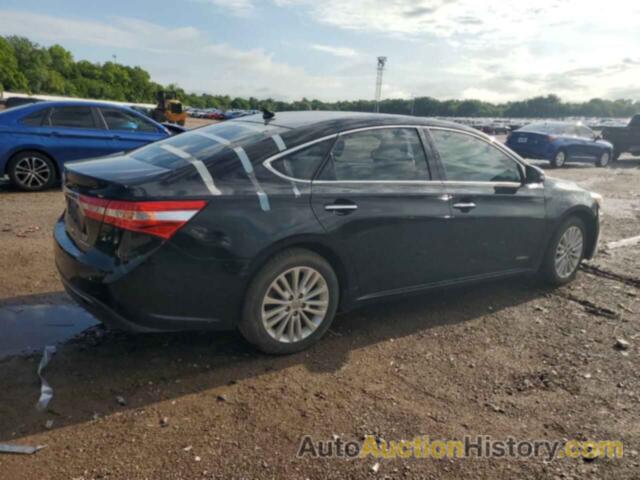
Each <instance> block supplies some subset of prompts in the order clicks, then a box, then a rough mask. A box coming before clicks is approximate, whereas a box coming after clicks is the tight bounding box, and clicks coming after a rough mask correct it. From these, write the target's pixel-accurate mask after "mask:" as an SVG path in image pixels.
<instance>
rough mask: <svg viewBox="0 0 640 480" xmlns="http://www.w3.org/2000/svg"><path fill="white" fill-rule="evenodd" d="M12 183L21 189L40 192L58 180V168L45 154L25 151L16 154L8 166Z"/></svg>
mask: <svg viewBox="0 0 640 480" xmlns="http://www.w3.org/2000/svg"><path fill="white" fill-rule="evenodd" d="M7 171H8V173H9V179H10V180H11V183H12V184H13V185H14V186H15V187H16V188H19V189H20V190H24V191H27V192H39V191H42V190H46V189H48V188H51V187H52V186H53V185H54V184H55V182H56V180H57V175H56V168H55V165H54V163H53V161H52V160H51V159H50V158H49V157H47V156H46V155H45V154H43V153H40V152H35V151H24V152H20V153H18V154H16V155H14V156H13V157H12V158H11V160H10V161H9V166H8V167H7Z"/></svg>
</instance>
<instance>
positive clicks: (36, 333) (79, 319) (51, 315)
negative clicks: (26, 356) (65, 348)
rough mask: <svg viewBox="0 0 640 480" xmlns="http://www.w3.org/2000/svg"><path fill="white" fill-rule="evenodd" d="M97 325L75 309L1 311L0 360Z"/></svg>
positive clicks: (14, 308) (22, 307)
mask: <svg viewBox="0 0 640 480" xmlns="http://www.w3.org/2000/svg"><path fill="white" fill-rule="evenodd" d="M97 323H98V322H97V321H96V320H95V319H94V318H93V317H92V316H91V315H90V314H89V313H87V312H86V311H85V310H83V309H82V308H80V307H78V306H76V305H16V306H11V307H2V308H0V332H1V333H0V359H2V358H5V357H8V356H9V355H16V354H20V353H29V352H33V351H39V350H41V349H42V348H43V347H45V346H46V345H55V344H56V343H60V342H63V341H65V340H69V339H70V338H72V337H74V336H75V335H77V334H78V333H80V332H82V331H83V330H86V329H87V328H89V327H91V326H93V325H95V324H97Z"/></svg>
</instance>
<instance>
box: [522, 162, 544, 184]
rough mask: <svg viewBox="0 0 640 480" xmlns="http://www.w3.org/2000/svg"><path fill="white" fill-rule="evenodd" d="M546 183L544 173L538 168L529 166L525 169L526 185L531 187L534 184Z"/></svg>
mask: <svg viewBox="0 0 640 480" xmlns="http://www.w3.org/2000/svg"><path fill="white" fill-rule="evenodd" d="M543 182H544V172H543V171H542V170H541V169H539V168H538V167H534V166H533V165H527V166H526V167H525V179H524V183H525V185H530V184H533V183H543Z"/></svg>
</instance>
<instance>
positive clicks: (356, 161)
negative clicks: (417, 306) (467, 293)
mask: <svg viewBox="0 0 640 480" xmlns="http://www.w3.org/2000/svg"><path fill="white" fill-rule="evenodd" d="M423 138H424V137H423V136H422V134H421V133H420V132H419V130H418V129H416V128H398V127H389V128H373V129H368V130H365V131H359V132H355V133H347V134H342V135H340V136H339V137H338V139H337V140H336V143H335V144H334V146H333V149H332V151H331V153H330V155H329V158H328V160H327V162H326V163H325V165H324V168H323V170H322V172H321V173H320V175H319V176H318V177H317V178H316V179H315V180H314V181H313V183H312V189H311V190H312V194H311V198H312V207H313V211H314V213H315V215H316V216H317V218H318V220H319V221H320V223H321V224H322V226H323V227H324V229H325V230H326V231H327V233H329V234H330V235H331V236H332V237H333V238H332V239H333V242H334V244H336V245H339V246H340V248H341V249H342V251H343V252H346V253H347V254H348V256H349V260H350V261H351V262H352V265H353V267H354V269H355V270H356V272H357V281H358V286H357V288H358V291H359V298H361V299H362V298H370V297H376V296H380V295H385V294H392V293H400V292H405V291H408V290H411V289H419V288H422V287H424V286H425V285H426V284H430V283H432V282H435V281H439V280H441V279H442V274H441V272H442V269H443V267H442V264H443V261H444V260H445V259H444V255H443V253H444V250H445V249H446V237H447V235H446V229H447V228H448V220H449V213H450V211H449V205H448V202H447V198H446V196H445V191H444V187H443V185H442V183H441V182H440V181H435V180H434V179H433V177H432V176H431V175H430V170H429V166H428V162H427V156H426V154H425V148H424V147H425V146H424V145H423Z"/></svg>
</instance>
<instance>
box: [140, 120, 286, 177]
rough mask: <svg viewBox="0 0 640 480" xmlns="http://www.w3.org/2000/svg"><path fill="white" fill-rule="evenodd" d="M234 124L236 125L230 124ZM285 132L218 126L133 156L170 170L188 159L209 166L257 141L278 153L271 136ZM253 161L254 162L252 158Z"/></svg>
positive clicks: (154, 145)
mask: <svg viewBox="0 0 640 480" xmlns="http://www.w3.org/2000/svg"><path fill="white" fill-rule="evenodd" d="M232 123H233V124H235V125H231V124H232ZM282 132H283V129H282V128H280V127H276V126H274V125H263V124H258V123H251V124H249V125H246V126H244V125H240V122H228V123H226V124H225V123H218V124H215V125H210V126H207V127H202V128H198V129H195V130H191V131H188V132H185V133H181V134H180V135H176V136H174V137H170V138H168V139H166V140H161V141H159V142H155V143H151V144H149V145H146V146H144V147H141V148H139V149H137V150H135V151H134V152H132V153H131V155H132V156H133V157H134V158H136V159H137V160H141V161H143V162H148V163H151V164H153V165H157V166H159V167H163V168H168V169H175V168H179V167H181V166H184V165H185V164H186V163H187V162H186V160H185V158H184V157H185V156H186V157H187V158H189V157H192V158H194V159H196V160H202V161H203V162H206V163H207V166H209V165H210V164H213V163H215V162H216V161H217V160H218V159H222V158H223V157H224V155H225V154H226V153H228V152H229V151H231V152H232V153H233V151H232V150H231V149H233V148H235V147H238V146H239V147H243V148H245V149H246V150H247V149H250V148H251V147H252V146H254V145H255V144H257V143H258V142H261V141H263V140H268V142H267V143H268V144H269V146H270V147H273V149H274V150H275V148H276V144H275V143H274V142H273V141H272V140H270V139H268V137H269V136H271V135H275V134H280V133H282ZM247 151H248V150H247ZM276 151H277V150H276ZM234 155H235V154H234ZM262 159H263V158H262ZM250 160H251V161H254V158H253V156H251V157H250ZM256 160H257V159H256Z"/></svg>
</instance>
